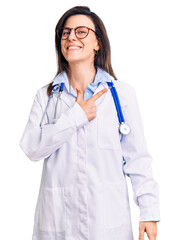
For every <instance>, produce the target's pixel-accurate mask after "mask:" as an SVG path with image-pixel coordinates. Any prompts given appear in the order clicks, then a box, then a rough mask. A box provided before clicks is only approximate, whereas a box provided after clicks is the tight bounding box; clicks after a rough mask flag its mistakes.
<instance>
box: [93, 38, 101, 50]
mask: <svg viewBox="0 0 180 240" xmlns="http://www.w3.org/2000/svg"><path fill="white" fill-rule="evenodd" d="M99 49H100V44H99V41H98V40H97V44H96V46H95V48H94V50H95V51H97V50H99Z"/></svg>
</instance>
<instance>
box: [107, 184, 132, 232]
mask: <svg viewBox="0 0 180 240" xmlns="http://www.w3.org/2000/svg"><path fill="white" fill-rule="evenodd" d="M127 213H128V204H127V197H126V188H125V184H124V183H113V184H112V183H109V184H105V186H104V225H105V228H118V227H120V226H121V225H122V224H123V222H124V221H125V219H126V218H127Z"/></svg>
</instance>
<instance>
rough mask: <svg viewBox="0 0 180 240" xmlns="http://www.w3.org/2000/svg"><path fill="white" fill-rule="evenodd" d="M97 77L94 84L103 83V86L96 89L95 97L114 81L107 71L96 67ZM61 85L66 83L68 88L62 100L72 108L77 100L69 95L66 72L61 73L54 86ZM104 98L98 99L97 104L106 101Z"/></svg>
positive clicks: (100, 85)
mask: <svg viewBox="0 0 180 240" xmlns="http://www.w3.org/2000/svg"><path fill="white" fill-rule="evenodd" d="M96 70H97V72H96V76H95V79H94V82H93V84H97V83H98V82H101V84H99V86H98V87H97V88H96V90H95V92H94V94H93V95H95V94H96V93H97V92H99V91H101V90H102V89H103V88H105V87H107V83H106V82H111V81H112V78H113V77H112V76H111V75H110V74H109V73H107V72H106V71H104V70H103V69H101V68H99V67H96ZM61 83H64V86H65V88H66V91H63V94H62V95H61V99H62V100H63V101H64V102H65V103H66V104H67V105H68V106H69V107H71V106H72V104H73V103H74V102H75V100H76V99H75V98H74V97H73V96H72V95H70V94H69V92H70V91H69V88H70V86H69V80H68V77H67V74H66V72H65V71H63V72H61V73H59V74H58V75H57V76H56V77H55V79H54V81H53V84H52V85H56V84H61ZM104 96H105V95H103V96H102V97H101V98H99V99H97V100H96V104H98V103H100V102H101V101H103V99H104Z"/></svg>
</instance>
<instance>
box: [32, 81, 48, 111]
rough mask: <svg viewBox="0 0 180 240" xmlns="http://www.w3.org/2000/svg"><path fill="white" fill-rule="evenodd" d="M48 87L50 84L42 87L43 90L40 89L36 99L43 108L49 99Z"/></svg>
mask: <svg viewBox="0 0 180 240" xmlns="http://www.w3.org/2000/svg"><path fill="white" fill-rule="evenodd" d="M48 86H49V83H48V84H46V85H44V86H42V87H41V88H38V89H37V91H36V96H35V99H36V100H37V101H38V102H39V103H40V104H41V105H42V107H43V106H44V105H46V104H47V101H48V98H49V96H48V94H47V89H48Z"/></svg>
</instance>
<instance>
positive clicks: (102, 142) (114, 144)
mask: <svg viewBox="0 0 180 240" xmlns="http://www.w3.org/2000/svg"><path fill="white" fill-rule="evenodd" d="M97 137H98V146H99V147H100V148H102V149H118V148H119V147H120V139H121V134H120V133H119V122H118V118H117V117H114V116H111V115H109V116H106V117H104V118H99V119H98V125H97Z"/></svg>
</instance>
